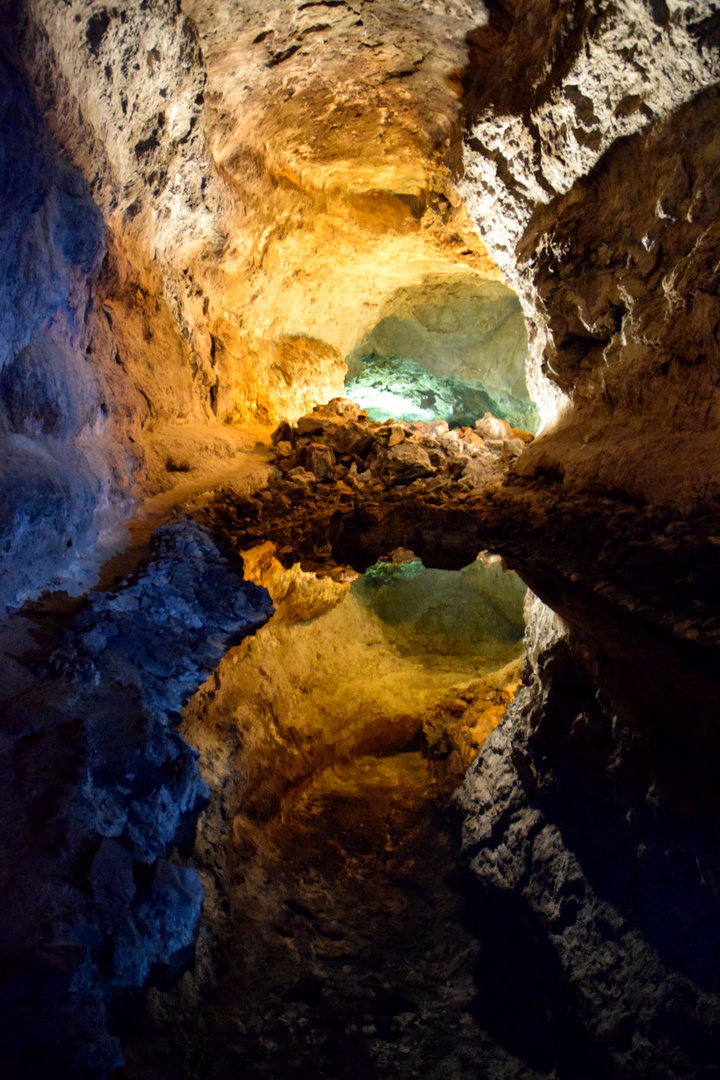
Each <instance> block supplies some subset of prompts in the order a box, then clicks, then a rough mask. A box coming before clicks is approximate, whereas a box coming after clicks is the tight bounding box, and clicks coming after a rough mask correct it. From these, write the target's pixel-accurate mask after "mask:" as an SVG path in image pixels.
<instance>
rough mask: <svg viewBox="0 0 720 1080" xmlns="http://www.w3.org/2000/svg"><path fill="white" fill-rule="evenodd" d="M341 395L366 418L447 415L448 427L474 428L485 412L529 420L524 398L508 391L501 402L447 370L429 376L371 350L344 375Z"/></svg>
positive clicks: (516, 422)
mask: <svg viewBox="0 0 720 1080" xmlns="http://www.w3.org/2000/svg"><path fill="white" fill-rule="evenodd" d="M345 394H346V396H347V397H349V398H351V399H352V400H353V401H356V402H357V403H358V405H361V406H362V407H363V409H365V411H366V412H367V414H368V416H369V417H370V419H371V420H379V421H385V420H388V419H390V418H393V419H395V420H404V421H405V422H406V423H413V422H414V421H418V420H419V421H423V422H425V423H430V422H431V421H433V420H446V421H447V423H448V424H449V425H450V427H462V426H465V425H466V426H468V427H473V426H474V425H475V421H476V420H478V419H479V418H480V417H482V416H484V414H485V413H486V412H490V413H492V414H493V416H497V417H500V419H502V420H507V421H508V423H510V424H512V425H513V426H514V427H525V428H526V429H527V426H528V425H529V423H532V422H533V420H534V418H532V417H529V416H528V415H527V414H528V405H529V402H523V401H520V400H518V399H515V398H513V397H512V396H511V395H509V394H504V395H503V398H504V400H503V401H502V402H501V401H499V400H497V398H496V397H491V396H490V394H488V393H487V391H486V390H484V389H482V388H481V387H477V386H468V385H467V384H466V383H463V382H461V381H460V379H457V378H455V377H454V376H452V375H434V374H432V373H431V372H429V371H426V370H425V368H423V367H421V366H420V364H416V363H415V362H414V361H412V360H406V359H401V358H400V357H397V356H378V355H377V354H376V353H373V354H372V355H370V356H366V357H364V358H363V362H362V369H361V371H360V372H359V374H357V375H356V376H355V377H354V378H352V379H350V380H348V382H347V383H346V385H345Z"/></svg>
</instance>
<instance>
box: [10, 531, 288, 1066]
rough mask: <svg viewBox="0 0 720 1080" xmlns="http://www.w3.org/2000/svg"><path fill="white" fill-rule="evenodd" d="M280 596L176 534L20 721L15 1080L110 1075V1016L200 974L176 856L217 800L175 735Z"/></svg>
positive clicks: (189, 903) (89, 611) (189, 890)
mask: <svg viewBox="0 0 720 1080" xmlns="http://www.w3.org/2000/svg"><path fill="white" fill-rule="evenodd" d="M266 596H267V594H265V593H264V592H263V591H261V590H258V589H257V588H256V587H255V586H253V585H246V584H245V583H243V582H242V581H241V580H240V579H239V578H238V576H237V574H236V573H235V572H234V571H233V570H231V568H230V567H229V566H228V565H227V563H226V561H225V559H223V558H222V557H221V556H220V554H219V552H218V550H217V548H216V547H215V546H214V544H213V543H212V542H211V540H210V538H209V536H208V534H207V533H206V532H205V531H204V530H202V529H200V528H198V527H197V526H195V525H189V524H180V525H175V526H171V527H168V528H166V529H164V530H162V531H160V532H159V534H158V535H157V539H156V541H155V544H154V552H153V556H152V558H151V560H150V562H149V563H148V564H147V565H146V566H145V568H144V569H143V570H141V571H140V572H139V573H138V574H137V575H136V576H135V577H134V578H133V579H132V580H131V581H129V582H124V583H123V584H122V585H121V586H120V587H119V588H117V589H116V590H115V591H114V592H112V593H105V594H95V595H91V598H90V601H89V603H88V605H87V607H86V609H85V610H84V611H83V612H82V613H81V614H80V615H78V616H77V618H76V619H75V622H74V624H73V626H72V629H71V631H70V632H69V634H68V635H67V636H66V638H65V640H64V641H63V643H62V645H61V647H60V648H59V649H58V650H57V651H56V653H55V656H54V664H55V666H56V667H59V668H62V669H63V670H64V672H65V677H64V678H61V679H59V680H58V679H56V680H55V681H47V682H45V683H43V684H41V685H39V686H38V687H37V688H35V689H34V690H31V691H28V692H26V693H25V694H23V695H21V696H20V697H18V698H16V699H15V700H14V701H12V702H10V703H9V704H8V705H7V706H6V711H5V718H4V725H3V734H2V754H1V756H0V768H1V769H2V775H3V782H2V790H3V793H4V796H3V797H4V798H6V799H8V800H9V803H10V804H11V805H8V807H7V808H6V811H5V812H4V813H3V824H2V843H3V851H4V870H3V879H2V909H3V918H2V928H1V930H0V935H1V936H0V944H1V946H2V953H3V963H4V971H5V974H6V976H7V978H8V981H7V982H6V983H5V985H4V987H3V1016H2V1024H1V1027H0V1038H1V1040H2V1050H3V1060H4V1062H5V1063H6V1065H7V1068H8V1069H9V1070H10V1072H9V1073H7V1074H6V1075H9V1076H12V1077H17V1078H18V1080H30V1078H35V1077H40V1076H42V1077H47V1076H57V1075H60V1073H59V1072H58V1071H57V1068H56V1066H57V1060H58V1055H60V1058H61V1060H62V1062H63V1065H62V1069H63V1072H62V1075H63V1076H64V1075H67V1076H77V1075H81V1073H83V1070H84V1069H88V1070H90V1073H92V1074H93V1075H95V1074H96V1073H97V1074H99V1075H102V1076H105V1075H107V1074H108V1073H109V1072H110V1071H111V1069H112V1068H113V1067H114V1066H115V1065H117V1064H119V1063H120V1061H121V1057H120V1053H119V1043H118V1041H117V1039H116V1038H115V1037H114V1036H112V1035H110V1034H109V1033H108V1030H107V1024H108V1017H109V1014H110V1013H109V1011H110V1010H114V1012H117V1010H118V1009H119V1010H120V1014H121V1013H122V1003H123V1002H125V1001H127V1000H128V998H131V997H132V996H133V995H137V994H138V993H139V991H141V990H142V988H143V986H144V985H145V984H146V983H147V982H148V980H149V979H152V980H153V981H155V982H158V983H163V982H166V981H168V980H173V979H175V978H177V977H178V976H179V975H180V974H181V972H182V971H183V970H184V968H185V967H186V966H187V964H188V962H189V961H190V960H191V958H192V953H193V944H194V936H195V932H196V927H197V921H198V918H199V914H200V901H201V895H202V888H201V885H200V881H199V879H198V877H197V875H196V874H195V872H194V871H193V870H192V869H189V868H184V867H182V866H180V865H178V864H177V863H176V862H173V861H170V860H169V859H168V854H169V852H170V851H171V850H172V848H173V847H174V846H175V845H177V844H181V845H183V846H184V847H185V848H186V849H187V848H189V847H191V846H192V842H193V836H194V830H195V823H196V820H197V816H198V813H199V812H200V810H201V808H202V806H203V805H204V803H205V801H206V794H207V792H206V788H205V786H204V784H203V783H202V781H201V779H200V777H199V774H198V771H197V767H196V763H195V757H196V755H195V754H194V753H193V751H192V750H190V748H189V747H188V746H187V744H186V743H185V742H184V741H183V739H182V738H181V736H180V735H178V734H177V732H175V731H174V730H173V728H172V722H173V720H174V719H177V717H178V713H179V709H180V708H181V706H182V704H183V702H184V701H185V699H186V698H187V697H188V696H189V694H190V693H191V692H192V691H193V690H194V688H195V687H196V686H197V685H198V683H200V682H202V680H203V678H204V677H205V675H206V674H207V673H208V672H209V671H210V670H211V669H212V668H213V667H214V666H215V665H216V664H217V661H218V660H219V658H220V656H221V655H222V654H223V652H224V651H225V648H226V647H227V644H228V642H229V641H230V640H231V639H232V638H233V636H235V635H237V634H238V633H241V632H242V633H247V632H248V631H251V630H254V629H255V628H256V627H257V626H258V625H260V624H261V623H262V622H264V621H265V620H266V618H267V617H268V615H269V613H270V605H269V602H268V600H267V598H266ZM113 1017H114V1019H113V1025H114V1026H115V1027H116V1025H117V1023H118V1021H119V1019H120V1017H119V1016H116V1015H114V1013H113Z"/></svg>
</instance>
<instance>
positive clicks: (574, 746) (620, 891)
mask: <svg viewBox="0 0 720 1080" xmlns="http://www.w3.org/2000/svg"><path fill="white" fill-rule="evenodd" d="M565 597H566V603H565V604H560V605H559V606H561V607H562V608H563V610H564V611H565V612H566V614H567V616H568V618H569V619H570V622H569V627H570V647H569V648H568V642H567V637H566V634H567V630H566V628H565V627H563V626H562V625H561V624H560V625H558V620H557V619H553V617H552V616H551V615H550V616H549V613H548V611H547V609H544V608H543V605H541V604H540V603H539V601H535V602H534V605H533V608H532V610H531V611H530V616H529V627H528V629H529V638H530V640H529V650H528V656H529V662H530V667H529V670H528V672H527V674H526V677H525V682H526V687H525V689H523V690H522V691H521V692H520V693H519V694H518V695H517V696H516V698H515V701H514V703H513V705H512V706H511V708H510V710H509V711H508V714H507V716H506V719H505V720H504V722H503V724H502V725H501V726H500V727H499V728H498V729H497V731H496V732H495V733H494V734H493V735H492V736H491V737H490V738H489V740H488V742H487V743H486V745H485V747H484V748H483V750H482V751H481V754H480V757H479V758H478V761H477V762H476V764H475V765H474V766H473V768H472V769H471V770H470V772H469V774H468V776H467V778H466V781H465V783H464V786H463V788H462V790H461V792H460V794H459V802H460V804H461V806H462V808H463V810H464V812H465V814H466V822H465V827H464V843H465V848H466V852H467V855H468V857H469V859H470V865H471V868H472V870H473V872H474V873H475V875H476V876H477V878H478V882H479V890H478V893H477V896H476V904H477V908H476V913H477V917H478V924H479V925H482V922H483V921H487V920H488V919H492V920H493V921H495V922H496V925H497V927H498V928H501V930H500V934H501V938H502V941H503V948H502V949H499V950H492V949H491V950H489V951H488V954H486V956H485V957H484V959H483V961H482V962H481V965H480V970H479V973H478V978H479V985H480V986H481V994H480V1000H479V1017H480V1020H481V1022H483V1023H486V1024H487V1025H488V1027H489V1029H490V1030H491V1031H493V1032H494V1033H495V1034H496V1036H497V1037H500V1038H502V1039H503V1040H504V1042H505V1045H506V1046H508V1048H509V1049H513V1050H515V1052H517V1053H522V1054H523V1055H524V1056H526V1057H527V1058H528V1059H529V1060H531V1061H535V1062H536V1063H537V1064H540V1063H542V1064H543V1066H544V1067H545V1068H548V1069H549V1068H552V1067H553V1066H554V1067H555V1068H557V1069H560V1070H563V1071H564V1072H565V1073H566V1074H567V1075H572V1076H578V1075H582V1076H591V1077H604V1076H612V1077H632V1078H639V1077H643V1078H644V1077H648V1078H649V1077H655V1076H667V1077H673V1078H679V1077H697V1076H703V1077H708V1078H710V1077H716V1076H718V1075H720V1070H719V1068H718V1064H717V1061H718V1043H719V1040H720V1023H719V1021H718V1016H719V1015H720V999H719V997H718V994H719V992H720V987H719V986H718V980H717V948H718V935H717V926H718V917H719V914H720V896H719V895H718V889H717V882H718V866H717V845H716V839H715V838H716V830H717V821H718V808H717V799H716V795H715V789H714V781H713V780H712V779H711V776H712V775H714V772H715V769H716V767H717V764H716V761H715V757H716V753H715V751H714V749H711V748H710V746H709V744H708V741H707V739H705V740H703V736H702V734H701V732H702V728H703V724H704V723H705V722H707V719H709V717H710V715H712V713H713V711H714V704H713V700H716V695H717V685H716V680H715V676H714V675H711V674H710V672H709V671H708V669H707V668H706V667H705V666H704V664H703V658H702V657H701V656H700V657H699V656H692V655H691V654H687V655H685V656H684V657H683V658H682V659H680V658H678V656H677V654H676V653H673V652H669V651H668V650H667V648H666V647H663V646H661V645H659V644H657V643H655V644H654V648H655V649H656V650H657V651H658V652H659V655H658V657H657V662H656V663H655V664H654V665H653V669H652V673H650V672H641V674H640V683H641V685H640V686H639V687H635V688H633V687H631V685H630V683H629V682H628V678H627V670H625V671H623V670H622V668H623V666H624V667H625V668H626V669H627V668H628V667H629V666H631V665H633V664H635V663H636V658H637V656H641V657H642V656H643V655H644V653H645V650H647V648H648V644H649V643H647V642H645V641H643V639H642V633H641V631H639V630H638V627H637V626H633V625H630V624H628V623H627V622H626V623H625V624H623V623H622V621H618V622H616V623H615V624H614V625H613V622H612V618H611V617H609V616H608V613H607V611H605V612H603V611H602V609H601V608H598V607H597V606H595V607H594V608H592V609H591V611H592V616H594V618H595V620H596V622H595V625H596V626H600V625H601V626H602V631H601V632H600V634H598V633H597V631H595V632H594V633H593V631H592V630H591V629H590V623H591V619H590V618H589V616H591V611H589V610H588V609H587V608H585V610H583V606H584V605H583V600H582V596H580V597H575V598H574V599H573V597H572V593H571V592H570V591H569V590H567V591H566V594H565ZM602 615H605V619H604V620H603V621H602V622H601V617H602ZM608 634H612V635H613V637H614V638H615V642H614V645H613V646H610V645H609V644H608V643H607V640H605V641H601V640H600V639H601V638H605V639H606V638H607V635H608ZM598 677H600V679H601V680H602V681H601V686H602V687H603V690H602V692H601V694H600V695H597V694H596V692H595V689H594V683H595V680H596V679H598ZM651 682H652V683H654V686H653V689H650V683H651ZM678 695H685V707H686V709H687V708H689V710H691V711H693V712H694V715H693V717H692V720H691V724H692V727H693V733H692V736H691V738H692V739H693V740H696V739H697V740H698V742H702V743H703V749H702V751H701V752H700V756H702V754H705V755H708V754H709V755H710V759H711V760H706V761H705V763H704V764H703V763H701V761H700V760H699V758H698V759H697V760H695V762H694V765H693V768H692V780H691V781H690V783H691V784H692V785H693V786H694V791H693V792H690V791H689V790H688V781H689V773H688V771H687V768H686V766H687V764H688V762H684V763H683V766H685V767H683V766H681V764H680V762H679V761H678V755H677V747H675V746H673V745H672V743H671V741H670V737H669V731H668V729H667V726H666V725H667V724H668V723H672V722H673V719H674V718H675V717H676V716H677V713H676V712H675V711H674V710H675V708H676V706H677V698H678ZM641 723H643V724H644V727H643V728H642V729H641V727H640V724H641ZM696 750H698V747H697V746H696V747H695V749H694V750H693V751H691V753H692V754H693V757H694V755H695V751H696ZM670 759H672V764H671V760H670ZM698 811H700V814H698ZM700 821H701V822H702V823H701V824H700ZM513 941H514V942H516V943H517V944H516V945H515V947H513V945H511V944H510V942H513ZM528 971H534V972H535V973H536V975H535V978H536V979H537V981H536V982H535V983H534V984H530V985H529V984H528ZM533 1014H535V1016H538V1015H543V1016H544V1024H543V1025H542V1026H541V1025H539V1024H537V1023H536V1022H533ZM509 1015H512V1017H513V1025H512V1026H511V1025H510V1024H509V1022H508V1016H509Z"/></svg>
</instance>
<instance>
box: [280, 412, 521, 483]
mask: <svg viewBox="0 0 720 1080" xmlns="http://www.w3.org/2000/svg"><path fill="white" fill-rule="evenodd" d="M532 438H533V436H532V435H529V434H528V433H527V432H523V431H520V430H518V429H516V428H512V427H510V425H509V424H508V423H506V422H505V421H504V420H499V419H497V418H496V417H494V416H493V415H492V414H491V413H485V416H484V417H483V418H482V420H478V421H477V423H476V425H475V428H474V429H473V428H469V427H461V428H455V429H453V430H450V428H449V427H448V424H447V423H446V422H445V421H444V420H436V421H434V422H432V423H422V422H415V423H411V424H406V423H400V422H396V421H394V420H389V421H387V422H386V423H384V424H381V423H374V422H373V421H371V420H369V419H368V416H367V413H365V412H363V410H362V409H361V408H360V406H359V405H356V404H355V402H353V401H349V400H347V399H345V398H333V400H332V401H330V402H328V403H327V405H318V406H316V408H315V409H313V411H312V413H310V414H309V415H308V416H303V417H301V418H300V419H299V420H298V422H297V426H296V427H291V426H290V424H287V423H284V424H281V425H280V427H279V428H278V429H277V430H276V431H275V433H274V435H273V443H274V446H275V455H274V465H275V472H274V473H273V474H272V476H271V484H272V486H273V487H275V488H279V489H280V490H285V491H286V492H287V493H288V494H289V495H290V496H291V498H292V494H293V489H295V490H297V489H308V488H311V489H314V485H322V484H333V485H338V486H339V488H340V490H341V491H344V492H346V493H348V494H350V493H352V492H353V491H355V492H356V493H357V494H359V495H368V494H371V493H380V492H381V491H383V489H392V488H400V489H408V488H410V489H411V490H412V491H413V492H414V493H415V492H419V491H423V492H427V493H430V492H437V493H444V494H445V495H446V497H450V496H451V495H452V494H455V493H457V491H458V489H460V490H470V489H472V488H477V487H481V486H484V485H486V484H488V483H492V482H494V481H497V480H500V479H502V477H503V475H504V474H505V472H506V471H507V468H508V466H509V465H510V464H511V463H512V462H513V461H514V460H515V458H516V457H517V456H518V455H519V454H520V453H521V452H522V450H523V448H524V446H525V443H526V442H529V441H531V440H532Z"/></svg>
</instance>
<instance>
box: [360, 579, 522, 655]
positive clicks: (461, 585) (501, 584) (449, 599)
mask: <svg viewBox="0 0 720 1080" xmlns="http://www.w3.org/2000/svg"><path fill="white" fill-rule="evenodd" d="M351 591H352V593H353V595H354V596H355V597H356V598H357V599H358V600H360V602H361V603H362V604H364V605H365V606H366V607H368V608H370V610H371V611H373V612H374V613H375V615H377V616H378V618H379V619H381V621H382V622H383V623H385V624H386V625H387V626H391V627H397V628H398V629H400V628H405V630H406V631H409V630H412V632H413V633H414V634H415V635H418V634H419V635H421V636H424V637H427V638H432V639H433V648H434V649H436V650H438V651H439V652H460V653H462V652H464V651H466V650H468V649H470V650H472V649H473V648H475V647H476V646H477V645H478V644H479V643H484V644H485V645H486V646H487V645H489V644H491V643H493V644H495V645H500V644H505V645H509V644H511V643H513V642H519V641H520V640H521V639H522V637H523V634H524V631H525V619H524V610H523V608H524V600H525V593H526V592H527V587H526V585H525V584H524V582H523V581H522V580H521V579H520V578H519V577H518V576H517V574H514V573H512V572H511V571H505V570H503V568H502V565H501V563H500V560H499V559H495V560H491V561H489V562H488V561H487V560H486V559H477V560H476V561H475V562H473V563H470V565H469V566H466V567H464V568H463V569H462V570H435V569H432V568H428V567H425V566H423V564H422V562H421V560H420V559H412V558H410V559H407V560H406V561H404V562H378V563H375V565H374V566H371V567H369V568H368V570H367V571H366V572H365V574H364V576H363V577H360V578H358V580H357V581H355V582H354V584H353V586H352V590H351Z"/></svg>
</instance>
